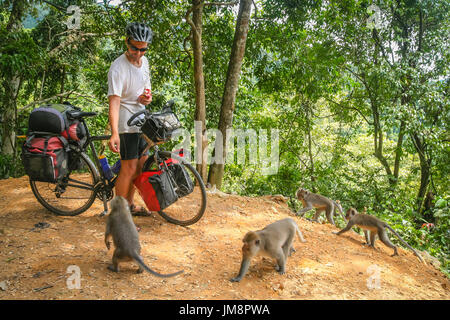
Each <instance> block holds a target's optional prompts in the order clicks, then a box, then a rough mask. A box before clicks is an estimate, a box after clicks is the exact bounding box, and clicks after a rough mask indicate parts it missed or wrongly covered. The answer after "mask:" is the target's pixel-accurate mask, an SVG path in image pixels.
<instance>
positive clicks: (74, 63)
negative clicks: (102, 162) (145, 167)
mask: <svg viewBox="0 0 450 320" xmlns="http://www.w3.org/2000/svg"><path fill="white" fill-rule="evenodd" d="M10 3H11V1H7V2H6V4H5V5H0V38H1V39H2V41H1V43H0V78H1V79H2V80H4V79H6V78H7V77H10V76H11V75H13V74H14V75H18V77H19V78H20V89H19V92H18V93H17V96H16V97H14V99H15V100H14V101H13V103H15V105H16V106H17V108H16V110H13V111H15V112H16V113H17V115H16V117H15V122H16V128H17V129H16V133H17V134H25V133H26V127H27V119H28V115H29V112H30V111H31V109H32V108H34V107H37V106H38V105H39V104H35V105H30V104H31V103H32V102H35V101H41V100H44V99H50V100H48V102H62V101H64V100H68V101H70V102H72V103H73V104H75V105H77V106H79V107H81V108H82V109H83V110H85V111H96V112H98V114H99V115H98V116H97V117H92V118H89V119H88V125H89V128H90V129H91V133H92V134H94V135H103V134H108V131H107V130H106V128H107V125H108V104H107V97H106V94H107V72H108V69H109V66H110V64H111V62H112V61H114V59H116V58H117V57H118V56H119V55H120V54H122V53H123V51H124V49H125V46H124V29H125V26H126V24H127V23H128V22H130V21H145V22H147V23H148V24H149V25H150V26H151V28H152V30H153V32H154V39H153V42H152V44H151V45H150V50H149V51H148V52H147V53H146V56H147V58H148V59H149V61H150V66H151V75H152V89H153V102H152V104H151V105H150V108H151V109H152V110H159V109H160V107H161V106H162V105H163V104H164V102H165V101H167V100H168V99H175V101H176V104H177V107H176V108H177V110H176V111H177V114H178V116H179V118H180V120H181V122H182V123H183V125H184V127H185V128H186V129H187V130H190V131H191V132H193V119H194V114H195V92H194V85H193V61H192V60H193V57H192V51H191V47H190V39H191V38H190V37H191V35H190V30H191V27H190V26H189V25H188V24H187V23H186V22H185V21H184V20H183V19H184V16H185V14H186V12H187V10H188V9H189V8H190V5H191V1H183V2H180V1H176V0H162V1H153V0H151V1H149V0H131V1H122V2H121V3H120V4H119V5H107V3H109V1H103V4H97V3H96V2H93V1H91V0H80V1H76V3H77V4H78V5H79V6H80V7H81V8H82V19H81V27H80V29H79V30H68V29H67V26H66V24H65V22H66V21H67V18H68V16H67V13H66V12H65V11H64V10H61V9H58V8H57V7H55V6H52V5H49V4H47V3H44V2H40V1H27V2H26V6H24V10H25V12H24V14H28V13H30V12H31V13H33V11H36V3H39V4H40V5H42V8H43V9H45V10H44V11H42V12H45V16H44V17H39V18H42V19H39V20H38V21H39V23H38V24H37V25H36V26H35V27H34V28H32V29H28V30H25V29H20V30H18V31H15V32H10V33H9V32H7V31H6V26H7V23H8V21H9V18H10V14H11V12H10V11H9V10H8V9H9V5H10ZM52 3H54V4H56V5H57V6H62V7H64V6H66V5H67V1H59V0H55V1H52ZM255 3H256V5H257V7H258V10H257V11H253V16H252V19H251V21H250V32H249V34H248V40H247V45H246V53H245V57H244V61H243V66H242V72H241V74H240V82H239V88H238V91H237V97H236V102H235V110H234V115H233V128H234V129H252V130H255V131H256V132H258V130H260V129H267V130H270V129H278V130H279V137H280V140H279V167H278V170H277V172H276V174H273V175H264V174H263V173H262V171H261V167H262V163H261V159H259V158H258V161H259V162H258V163H257V164H254V163H252V164H249V163H248V160H249V156H250V154H249V153H250V150H249V148H248V146H247V151H246V159H247V162H246V163H245V164H242V163H235V164H227V165H226V167H225V177H224V182H223V190H224V191H226V192H234V193H238V194H242V195H249V196H257V195H267V194H283V195H285V196H288V197H290V198H291V200H290V201H289V205H290V206H291V208H292V209H293V210H298V208H299V206H300V204H299V203H298V201H297V200H295V199H293V196H294V192H295V190H296V189H297V188H298V187H299V186H303V187H305V188H307V189H310V190H312V191H315V192H317V193H320V194H323V195H325V196H328V197H331V198H333V199H339V200H340V201H341V202H342V204H343V207H344V208H348V207H356V208H357V209H358V210H362V209H363V208H364V207H367V208H368V212H369V213H370V214H374V215H376V216H378V217H380V218H381V219H384V220H385V221H387V222H388V223H389V224H391V225H392V227H393V228H395V229H396V230H398V232H399V233H400V234H401V235H402V237H404V238H405V240H406V241H408V242H409V243H410V244H411V245H414V246H415V247H417V248H419V249H421V250H427V251H428V252H430V254H432V255H434V256H436V257H438V258H439V259H440V261H441V262H442V268H443V270H447V272H449V270H450V266H449V262H448V259H449V257H448V255H449V252H450V250H449V249H450V248H449V245H450V239H449V231H448V230H449V227H450V226H449V224H450V214H449V202H450V201H449V200H450V199H449V198H448V190H449V179H448V177H449V168H450V162H449V159H450V145H449V124H450V108H449V107H448V106H449V105H450V104H449V101H448V99H449V74H448V70H449V69H448V66H449V65H450V64H449V61H448V59H449V57H450V56H449V54H448V52H449V43H448V39H447V38H446V37H443V36H442V35H444V34H448V31H449V29H448V28H449V25H450V23H449V12H450V10H449V4H448V1H444V0H436V1H419V2H417V1H403V0H402V1H392V0H384V1H375V2H373V1H369V0H361V1H340V0H331V1H313V0H311V1H309V0H308V1H304V0H302V1H298V0H289V1H287V0H286V1H278V0H264V1H256V2H255ZM373 3H375V4H377V5H378V6H379V8H380V12H381V17H382V19H383V21H382V22H383V27H381V28H377V29H372V28H371V27H370V26H369V25H368V19H369V16H370V14H369V12H368V10H367V9H368V7H369V6H370V5H371V4H373ZM235 9H236V7H229V6H214V5H211V6H209V5H208V6H206V7H204V12H203V30H202V41H203V50H204V52H203V54H204V76H205V90H206V91H205V94H206V105H207V128H208V129H213V128H216V127H217V123H218V120H219V113H220V105H221V101H222V95H223V90H224V83H225V79H226V75H227V67H228V60H229V56H230V52H231V44H232V41H233V36H234V28H235V23H236V21H235V20H236V10H235ZM36 12H37V11H36ZM419 35H420V36H419ZM7 84H8V83H7V82H5V81H3V85H2V86H0V101H2V104H0V111H1V112H0V117H3V115H4V114H5V112H4V111H5V110H4V108H7V107H6V106H8V105H11V101H8V102H9V103H5V99H6V98H5V97H6V96H7V93H8V92H7V90H9V88H8V86H7ZM63 92H69V93H70V94H67V95H65V96H62V97H59V96H57V95H59V94H61V93H63ZM46 101H47V100H46ZM26 106H28V107H26ZM12 114H14V112H13V113H12ZM1 119H2V118H1ZM401 123H404V136H403V143H402V144H401V145H400V146H399V144H398V141H399V137H400V135H399V132H400V125H401ZM7 125H8V124H6V123H4V121H3V119H2V121H0V137H2V135H3V134H4V133H3V132H4V128H5V127H6V126H7ZM412 137H416V140H413V139H412ZM18 141H19V143H20V142H21V141H20V140H18ZM380 141H381V145H382V148H381V151H380V154H381V156H380V155H378V156H375V155H374V153H375V151H376V147H377V146H378V144H379V143H380ZM418 142H419V143H421V145H418ZM269 143H270V142H269ZM175 144H176V142H175V141H174V142H172V143H171V144H167V145H166V146H165V147H167V148H169V149H170V148H171V147H172V146H174V145H175ZM100 146H101V144H98V145H97V147H98V148H100ZM192 147H193V144H192ZM18 149H20V146H19V148H18ZM192 150H193V149H192ZM397 151H398V152H399V153H398V154H399V157H398V165H399V167H398V169H399V170H398V176H397V177H394V179H393V178H392V176H393V173H392V172H391V174H390V175H389V173H388V171H389V170H390V171H394V164H395V158H396V156H397ZM16 153H17V154H18V153H19V151H17V152H16ZM104 153H105V154H106V155H107V157H108V159H109V161H110V164H112V163H114V161H115V160H116V159H117V155H116V154H112V153H111V152H110V151H109V148H107V147H106V148H105V150H104ZM19 159H20V158H19V157H18V155H16V157H12V156H6V155H3V154H1V153H0V177H1V178H7V177H10V176H20V175H22V174H23V168H21V165H20V161H19ZM383 159H384V160H385V162H383ZM424 168H425V169H428V170H429V176H428V177H426V176H425V174H424ZM423 186H425V187H426V188H425V189H424V191H427V192H428V191H432V192H433V193H434V195H435V196H436V198H435V202H434V203H433V204H432V206H431V209H430V210H429V211H428V212H427V213H426V214H424V212H423V210H422V209H421V208H420V206H418V204H420V203H422V202H423V196H419V190H420V189H421V188H422V187H423ZM427 219H428V220H430V219H432V220H433V221H431V220H430V221H428V220H427ZM425 222H426V223H428V222H433V223H434V227H433V228H431V229H428V228H423V227H422V224H423V223H425ZM393 241H395V239H393Z"/></svg>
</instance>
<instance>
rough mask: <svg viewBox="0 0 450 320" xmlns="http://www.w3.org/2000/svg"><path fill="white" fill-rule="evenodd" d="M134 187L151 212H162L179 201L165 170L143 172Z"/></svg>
mask: <svg viewBox="0 0 450 320" xmlns="http://www.w3.org/2000/svg"><path fill="white" fill-rule="evenodd" d="M166 161H167V160H166ZM134 185H135V186H136V189H137V190H138V192H139V194H140V195H141V197H142V199H143V200H144V202H145V205H146V206H147V208H148V210H150V211H161V210H163V209H165V208H167V207H168V206H170V205H171V204H172V203H174V202H175V201H177V200H178V196H177V194H176V193H175V189H174V185H173V181H172V178H171V177H170V174H169V173H168V172H167V171H166V170H165V168H163V169H161V170H150V171H144V172H142V173H141V174H140V175H139V176H138V177H137V178H136V179H135V180H134Z"/></svg>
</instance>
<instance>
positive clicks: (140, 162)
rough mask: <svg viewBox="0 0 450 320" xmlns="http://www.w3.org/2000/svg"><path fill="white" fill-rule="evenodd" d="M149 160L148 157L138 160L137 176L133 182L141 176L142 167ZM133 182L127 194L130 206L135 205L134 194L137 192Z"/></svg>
mask: <svg viewBox="0 0 450 320" xmlns="http://www.w3.org/2000/svg"><path fill="white" fill-rule="evenodd" d="M147 159H148V156H147V155H146V156H143V157H141V158H140V159H139V160H138V159H136V160H138V161H137V167H136V171H135V173H136V176H135V177H134V178H133V181H134V179H136V177H138V176H139V175H140V174H141V172H142V167H143V166H144V163H145V161H146V160H147ZM133 181H131V187H130V189H129V193H128V194H127V197H126V199H127V200H128V203H129V204H130V206H132V205H134V194H135V191H136V187H135V186H134V184H133ZM138 211H139V208H138Z"/></svg>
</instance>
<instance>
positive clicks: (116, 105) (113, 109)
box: [108, 95, 120, 153]
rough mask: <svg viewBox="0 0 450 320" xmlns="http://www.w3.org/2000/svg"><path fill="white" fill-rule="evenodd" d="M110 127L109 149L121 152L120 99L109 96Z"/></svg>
mask: <svg viewBox="0 0 450 320" xmlns="http://www.w3.org/2000/svg"><path fill="white" fill-rule="evenodd" d="M108 99H109V125H110V126H111V138H110V139H109V143H108V145H109V149H111V151H112V152H117V153H118V152H120V138H119V109H120V97H119V96H115V95H112V96H109V97H108Z"/></svg>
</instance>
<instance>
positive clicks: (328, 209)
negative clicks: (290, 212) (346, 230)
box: [295, 188, 345, 225]
mask: <svg viewBox="0 0 450 320" xmlns="http://www.w3.org/2000/svg"><path fill="white" fill-rule="evenodd" d="M295 196H296V197H297V199H298V200H300V201H301V202H302V204H303V209H301V210H299V211H298V212H297V213H296V214H297V216H300V217H303V215H304V214H305V213H306V212H307V211H309V210H311V209H313V208H316V213H315V214H314V217H313V221H316V222H317V221H318V218H319V216H320V214H321V213H322V212H323V211H325V215H326V216H327V219H328V222H329V223H331V224H332V225H335V223H334V220H333V216H334V215H336V212H335V211H336V208H337V209H338V210H339V212H340V214H341V216H342V218H344V219H345V217H344V212H343V210H342V207H341V204H340V202H339V200H336V201H334V200H331V199H328V198H327V197H324V196H322V195H320V194H316V193H312V192H310V191H308V190H306V189H303V188H299V189H298V190H297V192H296V193H295Z"/></svg>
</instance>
